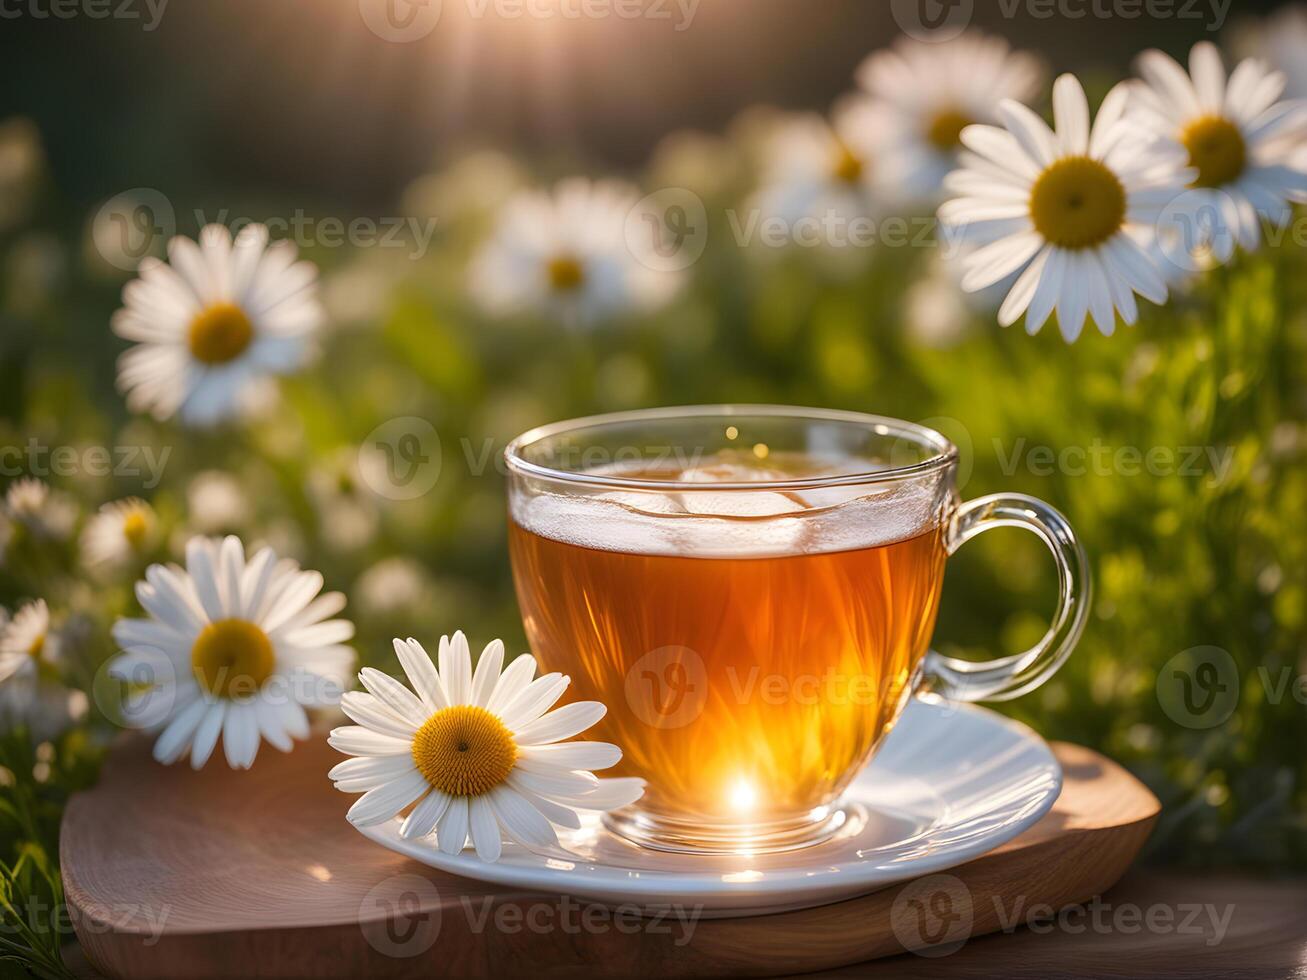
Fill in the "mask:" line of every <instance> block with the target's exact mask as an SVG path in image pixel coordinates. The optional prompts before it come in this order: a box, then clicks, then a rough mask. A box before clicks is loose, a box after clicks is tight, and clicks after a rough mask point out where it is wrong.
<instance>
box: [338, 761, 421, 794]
mask: <svg viewBox="0 0 1307 980" xmlns="http://www.w3.org/2000/svg"><path fill="white" fill-rule="evenodd" d="M416 771H417V767H416V766H415V765H414V764H413V759H412V758H411V757H410V756H403V755H382V756H365V757H362V758H356V759H346V760H345V761H344V762H338V763H336V765H334V766H332V767H331V771H330V772H328V773H327V777H328V778H329V779H331V780H332V781H333V782H334V783H336V788H337V789H338V790H340V791H341V792H344V793H366V792H367V791H368V790H373V789H376V788H377V787H378V786H384V785H385V784H386V783H389V782H391V781H393V780H396V779H398V778H399V777H401V776H407V775H408V774H409V773H410V772H416ZM343 784H348V785H347V786H346V785H343Z"/></svg>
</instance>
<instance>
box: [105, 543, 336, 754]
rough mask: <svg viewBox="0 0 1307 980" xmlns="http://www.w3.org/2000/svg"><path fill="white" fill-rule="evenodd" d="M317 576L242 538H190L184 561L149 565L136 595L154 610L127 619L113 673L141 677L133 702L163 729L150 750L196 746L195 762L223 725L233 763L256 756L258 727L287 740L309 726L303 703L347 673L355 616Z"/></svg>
mask: <svg viewBox="0 0 1307 980" xmlns="http://www.w3.org/2000/svg"><path fill="white" fill-rule="evenodd" d="M321 590H322V576H321V575H320V574H319V573H318V572H310V571H302V570H301V569H300V566H299V564H298V563H297V562H295V561H292V560H290V559H281V560H280V561H279V560H278V559H277V556H276V554H275V553H274V552H273V551H272V549H271V548H264V549H262V550H260V551H259V552H258V554H256V555H255V556H254V557H253V558H251V559H250V560H249V561H248V562H247V561H246V559H245V550H244V547H243V546H242V545H241V542H240V539H239V538H236V537H234V536H229V537H227V538H225V539H223V540H221V541H219V540H217V539H214V538H193V539H191V541H190V543H189V544H188V546H187V548H186V568H184V569H183V568H181V567H179V566H177V565H151V566H150V567H149V568H148V569H146V572H145V581H143V582H138V583H137V584H136V597H137V599H138V600H139V601H140V603H141V605H142V607H144V609H145V611H146V613H148V614H149V618H147V619H120V620H119V621H118V622H117V623H115V624H114V628H113V637H114V641H115V642H116V643H117V644H118V646H119V647H121V648H122V649H123V651H124V653H123V654H122V655H121V656H119V657H118V658H116V659H115V660H114V661H113V663H112V664H111V666H110V673H111V675H112V676H114V677H117V678H119V679H121V680H124V681H126V682H128V683H131V684H134V685H137V686H140V687H143V688H144V690H143V691H140V692H139V693H138V694H137V695H135V696H134V697H133V699H132V701H131V702H130V703H129V706H128V715H129V718H130V719H131V720H133V721H134V723H136V724H139V725H140V726H141V727H148V728H157V729H159V730H160V732H161V733H160V735H159V739H158V741H156V742H155V744H154V757H155V759H157V760H158V761H159V762H162V763H163V764H165V765H169V764H171V763H173V762H176V761H177V760H178V759H180V758H181V757H182V756H183V755H185V754H187V753H188V752H189V754H190V759H191V765H192V766H193V767H194V768H196V769H199V768H200V767H201V766H203V765H204V764H205V763H206V762H207V761H208V759H209V756H210V755H211V754H212V752H213V749H214V747H215V746H216V745H217V742H218V739H219V737H220V736H221V738H222V743H223V751H224V753H225V755H226V757H227V762H228V764H229V765H230V766H231V767H232V768H233V769H248V768H249V767H250V766H251V765H253V764H254V758H255V755H256V754H257V753H258V750H259V743H260V739H266V740H267V741H268V742H269V743H270V744H271V745H273V746H274V747H276V748H278V749H280V750H281V751H283V752H289V751H290V750H291V748H292V745H293V743H292V739H295V738H299V739H303V738H306V737H307V736H308V732H309V722H308V718H307V716H306V714H305V711H304V709H305V708H315V707H325V706H329V705H333V704H336V703H337V702H338V701H339V699H340V692H341V690H343V688H344V686H345V684H346V683H347V682H348V680H349V676H350V672H351V670H352V667H353V664H354V651H353V650H352V649H351V648H349V647H347V646H345V645H344V644H345V642H346V641H347V640H349V639H350V638H351V637H352V636H353V635H354V626H353V624H352V623H350V622H349V621H347V620H344V619H329V618H328V617H330V616H334V615H335V614H336V613H338V612H340V610H341V609H342V608H343V607H344V605H345V597H344V595H342V594H341V593H339V592H328V593H325V594H322V595H319V594H318V593H319V592H321Z"/></svg>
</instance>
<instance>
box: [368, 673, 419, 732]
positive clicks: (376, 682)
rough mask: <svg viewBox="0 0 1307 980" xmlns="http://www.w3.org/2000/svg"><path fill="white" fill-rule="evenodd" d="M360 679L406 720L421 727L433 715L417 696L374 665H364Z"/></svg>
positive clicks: (387, 705)
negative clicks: (373, 666)
mask: <svg viewBox="0 0 1307 980" xmlns="http://www.w3.org/2000/svg"><path fill="white" fill-rule="evenodd" d="M359 680H360V681H362V682H363V686H364V687H366V688H367V689H368V690H369V691H371V692H372V693H373V694H374V695H376V697H377V698H378V699H380V700H381V701H382V702H384V703H385V705H386V707H388V708H390V710H391V711H393V712H394V713H395V714H397V715H399V716H400V717H401V718H403V719H405V720H406V721H410V722H412V723H413V724H414V725H416V726H418V727H421V726H422V725H423V724H425V723H426V720H427V719H428V718H430V717H431V714H432V713H431V712H430V711H428V710H426V708H425V707H423V705H422V702H421V701H419V700H418V699H417V696H416V695H414V694H413V692H412V691H410V690H409V689H408V688H406V687H405V686H404V685H403V684H401V683H400V682H399V681H397V680H395V678H393V677H391V676H390V675H389V674H383V673H382V672H381V671H379V670H376V669H374V668H372V667H364V668H363V670H361V671H360V672H359Z"/></svg>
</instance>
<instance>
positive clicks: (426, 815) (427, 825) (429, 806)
mask: <svg viewBox="0 0 1307 980" xmlns="http://www.w3.org/2000/svg"><path fill="white" fill-rule="evenodd" d="M451 802H453V797H452V796H450V795H449V794H448V793H443V792H441V791H440V790H438V789H436V788H435V787H432V789H431V792H430V793H428V794H427V795H426V796H425V797H423V798H422V801H421V802H420V803H419V804H418V805H417V806H415V807H414V808H413V811H412V812H411V813H410V814H409V815H408V816H407V817H405V818H404V823H403V825H402V826H401V827H400V828H399V836H400V837H403V838H404V839H405V840H413V839H414V838H417V837H426V836H427V834H429V833H431V832H432V831H433V830H435V829H436V824H437V823H438V822H439V821H440V818H441V817H443V816H444V815H445V811H446V810H447V809H449V805H450V803H451Z"/></svg>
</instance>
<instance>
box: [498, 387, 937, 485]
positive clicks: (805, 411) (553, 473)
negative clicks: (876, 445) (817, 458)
mask: <svg viewBox="0 0 1307 980" xmlns="http://www.w3.org/2000/svg"><path fill="white" fill-rule="evenodd" d="M748 416H755V417H757V416H762V417H768V418H780V419H791V420H793V421H795V422H803V421H812V422H844V423H847V424H850V425H856V426H860V427H862V428H864V429H867V430H868V431H869V432H872V433H874V434H875V435H879V436H889V437H892V438H901V439H908V440H911V441H913V442H915V443H917V444H918V445H919V446H922V447H923V448H926V449H929V450H933V451H934V454H933V455H931V456H929V457H928V458H926V459H924V460H921V461H920V462H917V463H910V464H907V465H905V466H893V467H889V468H884V469H876V470H867V471H866V472H863V473H857V472H855V473H840V474H832V475H831V476H821V477H808V478H805V479H796V480H753V481H749V482H745V483H711V484H705V483H690V482H683V481H677V480H638V479H631V478H629V477H621V476H613V475H610V474H604V473H585V472H576V471H573V470H562V469H556V468H554V467H551V466H543V465H541V464H539V463H532V462H530V461H529V460H527V459H526V458H525V456H524V455H523V453H524V452H525V451H526V450H527V449H528V448H529V447H531V446H534V445H535V444H537V443H539V442H542V441H544V440H546V439H551V438H555V437H557V436H560V435H565V434H566V433H568V432H576V431H579V430H582V429H593V428H599V427H602V426H605V425H623V424H630V423H639V422H668V421H695V420H706V419H729V418H738V417H748ZM957 458H958V450H957V447H956V446H954V445H953V443H951V442H950V441H949V440H948V439H947V438H946V437H945V436H944V435H942V434H941V433H939V432H936V431H935V430H934V429H930V428H927V427H926V426H924V425H918V424H917V423H915V422H905V421H904V420H903V419H896V418H890V417H889V416H886V415H871V414H868V413H865V412H846V411H842V410H839V409H830V408H799V407H795V406H790V405H681V406H676V407H671V408H650V409H637V410H635V411H629V412H610V413H608V414H604V415H588V416H586V417H584V418H577V419H568V420H566V421H564V422H551V423H549V424H548V425H541V426H537V427H536V428H534V429H531V430H529V431H527V432H524V433H522V434H521V435H520V436H518V437H517V438H516V439H514V440H513V441H512V442H510V443H509V444H508V447H507V448H506V449H505V450H504V459H505V461H506V463H507V464H508V468H509V470H510V472H512V473H514V474H518V475H521V476H529V477H536V478H539V479H547V480H554V481H557V482H560V483H567V484H572V485H574V486H578V487H604V488H607V489H613V490H661V491H668V490H674V491H676V492H678V493H689V492H694V491H712V492H714V493H716V492H721V491H742V492H747V491H755V492H756V491H785V490H813V489H819V488H822V487H841V486H863V485H872V484H878V483H893V482H897V481H901V480H909V479H915V478H917V477H921V476H926V475H929V474H931V473H933V472H935V471H937V470H942V469H946V468H947V467H949V466H952V465H953V464H954V463H956V462H957Z"/></svg>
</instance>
